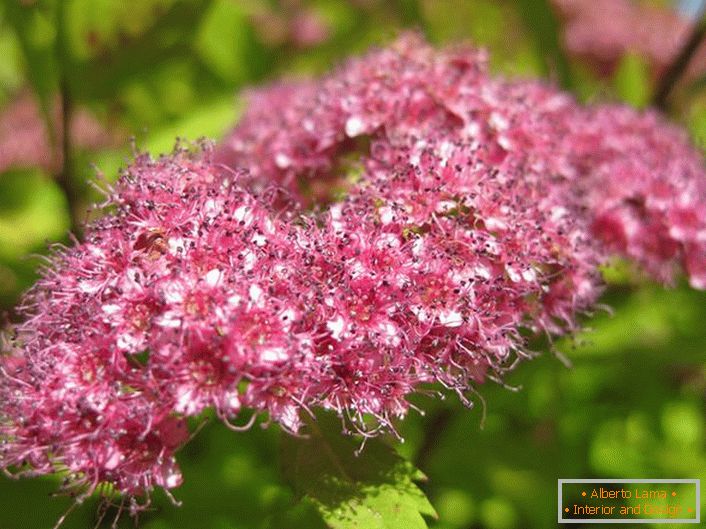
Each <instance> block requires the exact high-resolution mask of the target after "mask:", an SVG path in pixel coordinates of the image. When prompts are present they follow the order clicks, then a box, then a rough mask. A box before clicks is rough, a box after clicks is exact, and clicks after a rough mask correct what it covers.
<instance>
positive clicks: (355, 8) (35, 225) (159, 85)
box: [0, 0, 706, 529]
mask: <svg viewBox="0 0 706 529" xmlns="http://www.w3.org/2000/svg"><path fill="white" fill-rule="evenodd" d="M614 1H616V2H617V1H618V0H614ZM626 1H629V0H626ZM567 3H569V4H570V3H571V2H566V1H563V2H562V1H558V0H557V1H549V0H514V1H513V0H505V1H491V0H330V1H324V0H311V1H305V0H189V1H174V0H140V1H134V2H132V1H131V2H128V1H125V0H54V1H50V0H46V1H41V0H36V1H33V0H2V2H0V313H1V318H2V320H3V321H5V322H7V321H12V320H13V319H14V318H15V317H16V315H15V313H14V310H13V307H14V306H15V304H16V302H17V300H18V296H19V295H20V293H21V292H22V291H23V290H24V289H26V288H27V287H28V286H29V285H31V283H32V282H33V281H34V279H35V278H36V270H37V267H38V265H39V264H40V260H39V258H38V257H37V256H38V255H41V254H44V253H46V252H47V247H48V244H49V243H52V242H67V241H68V240H69V238H68V236H67V233H68V230H69V229H70V228H71V227H72V226H73V227H74V229H77V228H78V227H79V226H80V223H81V222H83V221H84V220H85V219H86V218H88V216H90V215H91V214H90V213H87V208H88V206H89V205H90V204H91V203H93V202H94V201H96V200H98V199H99V196H98V194H97V193H96V192H95V191H93V190H92V188H91V187H90V186H89V184H88V182H89V181H90V180H92V179H95V178H96V175H97V174H99V175H103V176H102V177H104V178H106V179H108V180H111V179H114V178H115V177H116V176H117V173H118V170H119V168H120V167H124V166H125V165H126V163H127V162H128V160H129V157H130V152H131V147H130V138H131V137H134V138H135V141H136V144H137V146H138V147H139V148H140V149H145V150H149V151H151V152H152V153H154V154H157V153H160V152H166V151H168V150H170V149H171V147H172V146H173V144H174V140H175V138H176V137H177V136H179V137H184V138H188V139H196V138H198V137H200V136H206V137H209V138H213V139H216V140H217V139H218V138H219V137H221V135H222V134H223V133H224V132H226V131H227V130H228V129H229V128H230V127H231V126H232V125H233V124H234V123H235V121H236V120H237V116H238V114H239V113H240V112H241V111H242V108H243V105H244V99H243V97H242V96H241V95H240V94H241V92H242V90H243V89H244V88H246V87H248V86H253V85H257V84H262V83H265V82H267V81H268V80H270V79H274V78H278V77H282V76H297V75H308V74H316V73H319V72H323V71H326V70H327V69H329V68H330V67H331V66H332V65H334V64H336V62H337V61H339V60H340V59H341V58H343V57H345V56H347V55H350V54H351V53H357V52H361V51H363V50H365V49H366V48H367V47H369V46H370V45H373V44H384V43H385V42H388V41H389V40H391V39H392V38H394V37H395V36H396V35H397V34H398V33H399V32H400V31H401V30H402V29H403V28H414V29H417V30H419V31H422V32H423V33H424V34H425V35H426V36H427V38H428V39H429V40H431V41H432V42H434V43H437V44H443V43H445V42H452V41H458V40H465V41H468V42H471V43H473V44H478V45H483V46H485V47H487V48H488V49H489V50H490V52H491V58H492V61H491V64H492V68H493V69H494V70H495V71H497V72H499V73H503V74H506V75H510V76H543V77H547V78H550V79H551V80H553V81H554V82H556V83H557V84H560V85H563V86H565V87H566V88H568V89H571V90H573V91H574V93H575V94H576V96H577V97H578V98H579V99H581V100H584V101H593V100H597V99H610V100H622V101H625V102H627V103H629V104H632V105H635V106H638V107H642V106H645V105H647V104H648V103H649V101H650V97H651V94H652V93H654V91H655V89H656V86H657V85H658V84H659V82H660V81H659V79H660V75H661V72H663V70H664V67H663V65H662V66H660V65H659V64H656V63H655V61H654V60H653V57H650V56H649V54H647V53H644V50H641V49H639V47H638V48H630V47H626V48H625V49H622V50H617V52H615V53H613V55H612V56H611V57H610V58H609V60H608V61H607V62H608V65H606V64H607V63H606V57H591V54H590V53H569V52H567V50H568V49H569V48H570V47H569V46H567V45H566V43H567V41H566V39H565V30H566V25H567V24H568V23H569V22H570V20H568V19H567V16H568V15H567V12H566V11H564V10H562V9H560V7H561V5H562V4H567ZM579 3H580V2H579ZM589 3H590V2H589ZM696 4H698V2H693V1H692V2H688V1H685V2H679V3H677V2H667V1H652V2H649V1H643V2H641V3H640V5H639V7H640V8H649V9H653V10H654V9H656V10H662V11H664V12H667V13H670V15H669V16H672V17H681V18H682V19H683V20H686V17H687V15H688V14H689V13H693V12H694V9H695V7H696V8H697V7H698V5H696ZM678 9H681V11H677V10H678ZM657 29H658V28H657ZM595 31H596V32H598V33H597V38H598V36H599V35H600V31H601V29H600V28H595ZM667 37H670V35H666V36H665V38H667ZM671 37H674V35H671ZM685 37H686V35H682V36H680V38H682V39H683V38H685ZM570 51H575V50H570ZM697 59H698V55H697ZM697 59H695V62H696V64H695V65H692V68H691V70H690V73H689V75H686V76H683V77H682V79H681V81H680V82H679V83H678V84H677V85H676V86H675V87H674V89H673V90H672V92H671V94H670V98H669V106H668V111H669V113H670V116H671V117H672V118H673V119H674V120H675V121H677V122H679V123H681V124H683V125H684V126H685V127H687V128H688V129H689V130H690V132H691V133H692V135H693V137H694V140H695V141H696V142H697V143H698V144H701V143H702V141H703V139H706V82H705V81H704V79H706V78H705V77H704V74H705V73H706V68H704V69H703V70H699V63H698V60H697ZM65 130H68V131H69V133H68V134H64V131H65ZM606 278H607V280H608V282H609V288H608V290H607V293H606V295H605V302H606V303H607V304H608V305H610V306H611V307H613V309H614V314H613V315H609V314H607V313H601V314H598V315H597V317H596V318H594V319H592V320H591V322H590V324H589V325H590V327H591V329H590V330H588V331H587V332H585V333H584V334H582V335H581V336H579V337H578V338H577V339H576V340H572V341H569V340H565V341H563V342H561V343H559V344H558V349H559V350H561V351H562V353H564V355H566V356H567V357H568V358H569V359H570V361H571V362H572V363H573V368H570V369H569V368H567V367H565V365H564V364H563V363H562V362H560V361H559V360H558V359H557V357H556V356H555V355H552V354H551V353H549V352H547V353H545V354H543V355H542V356H541V357H539V358H538V359H536V360H534V361H533V362H529V363H527V364H525V365H522V366H521V367H520V368H519V369H517V370H516V371H515V372H514V373H512V374H511V375H510V377H509V379H508V381H507V382H508V385H510V386H513V387H514V388H516V390H511V389H508V388H505V387H500V386H497V385H494V384H492V383H487V384H485V385H483V386H481V387H480V388H479V393H480V395H481V396H482V400H483V401H484V404H482V403H481V399H480V398H479V399H477V400H478V403H477V404H478V405H477V406H476V408H475V409H473V410H470V411H469V410H468V409H466V408H464V407H463V406H461V405H460V404H459V403H458V402H456V400H455V399H453V398H450V399H448V400H447V401H443V402H442V401H426V400H423V399H421V400H422V402H421V403H420V404H421V405H422V406H423V407H424V408H425V409H427V410H428V412H429V413H428V414H427V416H426V417H420V416H418V415H416V414H413V415H411V416H410V417H409V418H408V419H407V420H406V421H405V422H404V423H403V424H402V425H401V431H402V432H403V434H404V436H405V439H406V442H405V443H404V444H398V445H396V448H397V449H398V450H399V451H400V453H402V454H403V455H404V456H405V457H408V458H410V459H412V460H414V461H415V462H416V463H417V464H418V466H419V467H420V468H421V469H422V470H423V471H424V472H425V473H426V474H427V476H428V478H429V480H428V481H427V482H426V483H425V484H423V488H424V489H425V491H426V492H427V493H428V495H429V497H430V499H431V501H432V503H433V504H434V506H435V507H436V508H437V511H438V513H439V520H438V521H433V520H430V526H431V527H436V528H439V529H441V528H444V529H481V528H484V529H514V528H517V529H520V528H522V529H524V528H546V527H553V526H555V524H556V480H557V479H558V478H569V477H585V478H593V477H613V478H620V477H625V478H650V477H653V478H700V479H704V480H705V482H706V443H705V441H706V431H705V428H704V416H705V413H706V405H705V403H706V399H705V397H706V354H704V353H706V294H705V293H703V292H701V293H700V292H694V291H691V290H689V289H688V288H686V287H685V286H683V285H679V286H677V287H675V288H673V289H670V290H664V289H662V288H661V287H659V286H656V285H653V284H651V283H650V282H649V281H646V280H645V279H644V278H642V277H640V275H639V273H636V272H635V271H632V270H629V269H616V270H611V271H609V272H607V274H606ZM483 416H485V418H484V419H483ZM279 450H280V433H279V432H278V431H277V430H276V429H274V428H270V429H269V430H262V429H260V428H257V427H256V428H254V429H253V430H252V431H250V432H248V433H243V434H234V433H232V432H228V431H226V430H225V429H224V428H223V427H220V426H218V425H217V424H215V423H214V424H212V425H209V426H207V427H206V428H205V429H204V431H202V433H201V434H200V435H199V436H198V437H197V438H196V439H195V440H194V441H193V442H192V443H191V444H189V445H188V446H187V447H186V448H185V449H184V450H183V452H182V453H181V454H180V461H181V463H182V465H183V468H184V474H185V484H184V485H183V486H182V487H181V488H180V489H178V490H177V491H176V496H177V498H178V499H179V500H181V501H182V502H183V506H182V507H179V508H177V507H173V506H172V505H171V504H170V502H169V501H168V500H167V499H166V498H165V497H163V495H162V494H160V493H156V494H155V498H154V508H153V509H152V510H150V511H148V512H146V513H144V514H143V515H142V516H141V517H140V520H139V526H140V527H143V528H145V529H168V528H184V529H236V528H237V529H240V528H243V529H245V528H265V527H270V528H278V529H280V528H281V529H286V528H302V529H311V528H316V527H320V526H321V522H320V521H318V520H317V518H316V516H315V515H314V513H313V512H311V511H309V510H308V509H307V508H306V507H304V506H301V505H297V504H296V501H295V499H294V495H293V493H292V491H291V489H290V487H289V486H288V485H287V483H286V482H285V480H284V478H283V477H282V473H281V471H280V469H279V466H278V463H277V461H278V454H279ZM56 488H57V482H56V481H55V480H53V479H39V480H25V481H19V482H13V481H9V480H7V479H5V478H1V479H0V529H26V528H29V529H34V528H37V529H43V528H47V529H48V528H51V527H52V526H53V525H54V523H55V522H56V521H57V519H58V518H59V516H60V515H61V514H62V513H63V512H64V511H65V510H66V509H67V508H68V507H69V505H70V504H71V502H70V500H69V499H67V498H53V497H51V493H52V492H53V491H54V490H56ZM704 507H706V503H705V502H702V509H703V508H704ZM114 515H115V510H110V511H109V512H107V513H106V516H105V518H104V519H103V521H102V522H100V523H99V520H98V513H97V510H96V505H95V503H92V502H88V504H87V505H85V506H83V507H82V508H81V509H79V510H78V511H77V512H75V513H73V514H72V515H71V516H70V517H69V518H68V520H67V521H66V524H65V526H64V527H66V528H67V529H74V528H76V529H78V528H92V527H94V526H96V524H97V523H98V527H110V526H111V524H112V523H113V520H112V518H113V516H114ZM132 524H133V522H132V521H131V520H130V519H129V518H127V517H123V519H122V520H120V522H119V524H118V525H119V526H120V527H123V526H124V527H130V526H132ZM660 526H661V527H664V525H660ZM401 529H404V528H401Z"/></svg>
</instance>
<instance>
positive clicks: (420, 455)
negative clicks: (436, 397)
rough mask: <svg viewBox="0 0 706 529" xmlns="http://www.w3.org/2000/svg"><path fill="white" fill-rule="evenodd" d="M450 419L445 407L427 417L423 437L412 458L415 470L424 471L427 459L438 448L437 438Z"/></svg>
mask: <svg viewBox="0 0 706 529" xmlns="http://www.w3.org/2000/svg"><path fill="white" fill-rule="evenodd" d="M452 417H453V412H452V411H451V410H450V409H449V408H447V407H444V408H441V409H439V410H438V411H436V412H434V414H432V415H431V417H429V421H428V423H427V424H426V425H425V428H424V437H423V439H422V442H421V443H420V445H419V450H418V451H417V455H416V456H415V458H414V464H415V466H416V467H417V468H419V469H421V470H425V469H426V466H427V464H428V463H429V459H430V458H431V456H432V455H433V454H434V451H435V450H436V449H437V448H438V446H439V437H440V436H441V434H442V433H443V432H444V431H445V430H446V427H447V426H448V425H449V423H450V422H451V419H452Z"/></svg>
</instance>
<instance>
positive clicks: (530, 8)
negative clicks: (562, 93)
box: [517, 0, 573, 89]
mask: <svg viewBox="0 0 706 529" xmlns="http://www.w3.org/2000/svg"><path fill="white" fill-rule="evenodd" d="M517 6H518V8H519V11H520V14H521V15H522V18H523V19H524V21H525V25H526V26H527V29H528V30H529V31H530V32H531V35H532V37H533V38H534V41H535V46H536V48H537V55H538V56H539V57H540V58H541V59H542V61H543V65H544V70H545V71H544V73H545V75H556V77H557V82H558V83H559V84H560V85H561V87H562V88H566V89H569V88H572V86H573V79H572V75H571V68H570V66H569V61H568V59H567V58H566V54H565V53H564V49H563V48H562V46H561V42H560V34H559V21H558V20H557V18H556V14H555V13H554V10H553V9H552V6H551V4H550V3H549V1H548V0H518V1H517Z"/></svg>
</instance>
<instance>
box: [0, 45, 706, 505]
mask: <svg viewBox="0 0 706 529" xmlns="http://www.w3.org/2000/svg"><path fill="white" fill-rule="evenodd" d="M646 151H647V152H646ZM223 162H227V163H228V164H231V165H232V167H231V168H229V167H228V166H227V165H225V164H224V163H223ZM321 182H338V183H339V184H340V185H341V186H343V187H345V188H347V194H346V196H345V198H343V199H341V200H338V201H335V197H333V196H332V194H331V193H330V192H329V194H328V195H324V197H323V199H322V200H327V201H334V203H333V204H331V205H329V206H328V207H326V208H323V207H322V203H321V202H315V203H313V204H312V202H313V201H312V193H311V192H310V191H311V190H312V189H317V188H316V184H317V183H321ZM704 185H705V184H704V173H703V169H702V166H701V159H700V157H699V156H698V154H697V153H696V152H695V151H693V149H691V148H690V147H689V146H688V144H687V142H686V140H685V138H683V137H682V136H681V134H680V133H679V132H678V131H676V130H675V129H673V128H671V127H670V126H668V125H666V124H664V123H663V122H662V121H661V120H660V118H658V117H657V116H656V115H654V114H645V115H639V114H636V113H635V112H633V111H631V110H628V109H624V108H615V107H595V108H583V107H580V106H578V105H577V104H576V103H575V102H574V101H573V100H572V99H571V98H570V97H569V96H567V95H565V94H562V93H560V92H558V91H556V90H555V89H554V88H552V87H549V86H546V85H543V84H540V83H530V82H509V81H506V80H503V79H497V78H492V77H490V76H489V75H488V73H487V72H486V70H485V63H484V60H483V55H482V54H480V53H478V52H474V51H464V50H461V49H458V50H446V51H441V52H436V51H434V50H432V49H431V48H429V47H427V46H426V45H425V44H424V43H423V42H421V41H420V40H419V39H417V38H414V37H405V38H403V39H401V40H400V41H398V42H397V43H396V44H395V45H393V46H392V47H391V48H389V49H386V50H381V51H375V52H372V53H371V54H369V55H367V56H365V57H363V58H361V59H357V60H354V61H351V62H349V63H348V64H346V65H345V66H344V67H342V68H340V69H339V70H337V71H336V72H334V73H332V74H331V75H329V76H327V77H325V78H324V79H322V80H320V81H311V82H306V83H301V84H298V85H286V86H283V87H278V88H271V89H266V90H265V91H264V92H262V93H256V95H255V97H254V105H253V107H252V108H251V110H250V111H249V113H248V114H247V115H246V116H245V117H244V119H243V121H242V122H241V124H240V125H238V126H237V127H236V128H235V129H234V131H233V132H232V134H231V135H230V136H229V138H228V139H227V140H226V141H225V142H224V143H223V145H222V146H221V147H219V149H218V151H217V152H216V153H211V151H210V148H208V147H207V148H206V149H205V150H203V151H198V152H196V153H190V152H187V151H186V150H177V151H176V152H175V153H174V154H173V155H171V156H167V157H162V158H160V159H158V160H153V159H151V158H150V157H149V156H147V155H140V156H138V158H137V159H136V161H135V162H134V163H133V164H132V165H131V166H130V167H129V168H128V170H127V171H126V172H125V174H123V176H122V177H121V179H120V181H119V182H118V183H117V184H116V185H115V187H114V188H113V189H112V190H110V192H109V199H108V201H107V203H106V206H109V207H110V213H108V214H107V215H106V216H105V217H104V218H103V219H101V220H99V221H97V222H95V223H94V224H92V225H89V226H88V227H87V229H86V241H85V242H83V243H81V244H76V245H75V246H74V247H72V248H68V249H63V250H61V251H59V252H57V255H56V256H55V257H54V258H53V259H52V261H51V262H50V264H49V265H48V266H47V268H46V269H45V270H44V271H43V276H42V279H41V280H40V281H39V282H38V284H37V285H36V286H35V288H34V289H33V290H32V291H31V292H30V293H29V294H28V296H27V298H26V299H25V303H24V312H25V314H26V321H25V323H23V324H21V325H20V326H18V328H17V329H16V330H15V331H16V338H15V339H14V340H13V342H12V350H11V351H9V354H8V355H6V356H4V357H3V358H2V363H1V364H0V365H1V366H2V377H1V378H0V401H2V402H3V403H4V404H3V409H2V421H1V422H0V442H1V443H2V444H0V464H1V465H2V466H3V467H4V468H8V467H9V468H13V469H16V470H19V471H20V472H22V471H26V472H28V473H31V474H43V473H49V472H53V471H56V470H59V469H67V470H68V471H69V476H70V480H69V482H70V484H71V485H73V486H79V487H83V489H84V490H85V491H86V492H87V493H90V492H91V491H93V490H94V489H95V487H96V486H97V485H98V484H100V483H102V482H111V483H113V484H114V485H115V486H116V488H117V489H118V490H119V491H121V492H123V493H126V494H130V495H138V494H145V493H149V491H150V490H151V489H152V488H153V487H155V486H161V487H165V488H171V487H174V486H177V485H178V484H179V482H180V479H181V478H180V475H179V472H178V468H177V466H176V464H175V461H174V452H175V450H176V449H177V448H178V447H179V446H181V445H182V444H183V443H184V442H185V441H186V438H187V433H188V432H187V431H186V428H185V424H186V419H187V418H188V417H194V416H198V415H199V414H201V413H202V412H203V411H204V410H206V409H209V408H210V409H214V410H215V411H216V413H217V415H218V416H219V417H220V418H221V419H222V420H223V421H224V422H225V423H226V424H227V425H229V426H230V427H232V428H233V429H236V430H237V429H240V428H241V427H242V426H247V424H248V423H249V421H248V420H247V417H248V414H246V413H244V412H245V411H246V410H249V411H254V412H255V414H257V413H259V412H266V413H267V414H268V416H269V418H270V419H271V420H272V421H275V422H277V423H279V424H280V425H281V426H282V427H283V428H284V429H286V430H288V431H291V432H296V431H298V430H299V428H300V426H301V414H302V413H309V412H310V410H311V409H312V408H316V407H323V408H328V409H332V410H334V411H335V412H336V413H337V414H339V415H340V416H341V417H342V418H343V419H344V422H345V424H346V425H347V427H348V428H350V429H351V430H353V431H356V432H359V433H361V434H363V435H373V434H375V433H377V432H379V431H380V430H392V431H394V421H395V420H396V419H397V418H400V417H403V416H404V415H405V414H406V413H407V411H408V409H409V403H408V401H407V397H408V395H410V394H411V393H412V392H414V391H415V390H416V388H418V387H419V385H420V384H422V383H433V382H436V383H439V384H441V385H443V386H444V387H447V388H449V389H450V390H452V391H454V392H456V393H458V394H459V395H460V396H461V397H462V398H463V399H464V400H465V397H464V393H465V392H466V391H467V390H468V389H469V388H470V386H471V385H472V384H475V383H481V382H483V381H484V380H485V379H486V378H487V377H493V378H496V377H499V376H502V374H503V373H504V372H505V371H506V370H507V369H509V368H510V367H512V366H513V365H514V364H515V363H516V361H517V360H519V359H522V358H525V357H527V356H528V354H529V351H528V350H527V347H526V343H525V338H524V335H525V332H526V331H530V332H534V333H540V332H545V333H549V334H562V333H566V332H571V331H573V330H575V329H576V327H577V324H576V317H577V315H578V314H579V313H581V312H582V311H584V310H586V309H587V308H589V307H590V306H591V305H592V303H593V302H594V301H595V299H596V297H597V296H598V294H599V292H600V280H599V277H598V272H597V266H598V265H599V264H600V263H602V262H603V261H604V260H605V259H606V258H607V257H608V256H609V255H612V253H614V252H619V253H622V254H624V255H626V256H628V257H632V258H635V259H636V260H638V261H640V262H641V263H642V264H643V265H644V266H645V267H646V268H647V269H648V270H650V271H652V272H655V273H656V274H657V275H658V276H660V277H663V278H666V279H668V278H671V277H672V273H673V272H674V268H675V267H676V265H677V264H678V263H683V265H684V266H685V267H686V270H687V272H688V273H689V274H691V280H692V283H693V284H694V286H696V287H703V285H704V281H703V274H704V265H703V262H704V259H703V240H704V238H703V233H704V222H705V219H706V216H705V215H704V210H703V207H704V203H703V202H704V201H703V198H704V196H706V195H705V194H704V193H703V192H702V191H703V189H704ZM283 188H285V190H283ZM287 189H288V190H289V192H287V191H286V190H287ZM322 189H326V188H325V187H319V188H318V190H319V191H320V190H322ZM290 194H291V196H290ZM303 205H314V206H315V208H314V209H305V208H304V207H303ZM596 234H597V235H598V236H599V237H596V236H595V235H596ZM250 417H254V416H253V415H252V414H250ZM370 419H374V420H373V421H371V420H370Z"/></svg>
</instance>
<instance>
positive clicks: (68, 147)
mask: <svg viewBox="0 0 706 529" xmlns="http://www.w3.org/2000/svg"><path fill="white" fill-rule="evenodd" d="M64 4H65V2H59V7H58V13H57V40H56V43H57V46H56V52H57V62H58V64H59V93H60V95H61V115H60V123H59V127H60V129H59V130H60V131H61V135H60V138H61V145H60V153H61V167H60V168H59V172H58V174H57V175H56V182H57V184H58V185H59V187H60V188H61V190H62V191H63V192H64V196H65V197H66V202H67V205H68V210H69V218H70V222H71V224H70V230H71V232H72V233H73V234H74V235H75V236H76V237H79V238H80V236H81V228H82V226H81V219H80V218H79V217H80V215H81V213H80V210H79V208H80V207H81V192H80V189H79V188H78V187H77V186H76V182H75V180H74V178H73V159H72V155H73V145H72V137H71V122H72V117H73V110H74V108H73V100H72V98H71V90H70V85H69V79H68V75H69V72H68V69H69V68H68V67H69V61H70V59H69V50H68V44H67V37H66V12H65V11H66V9H65V7H64Z"/></svg>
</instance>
